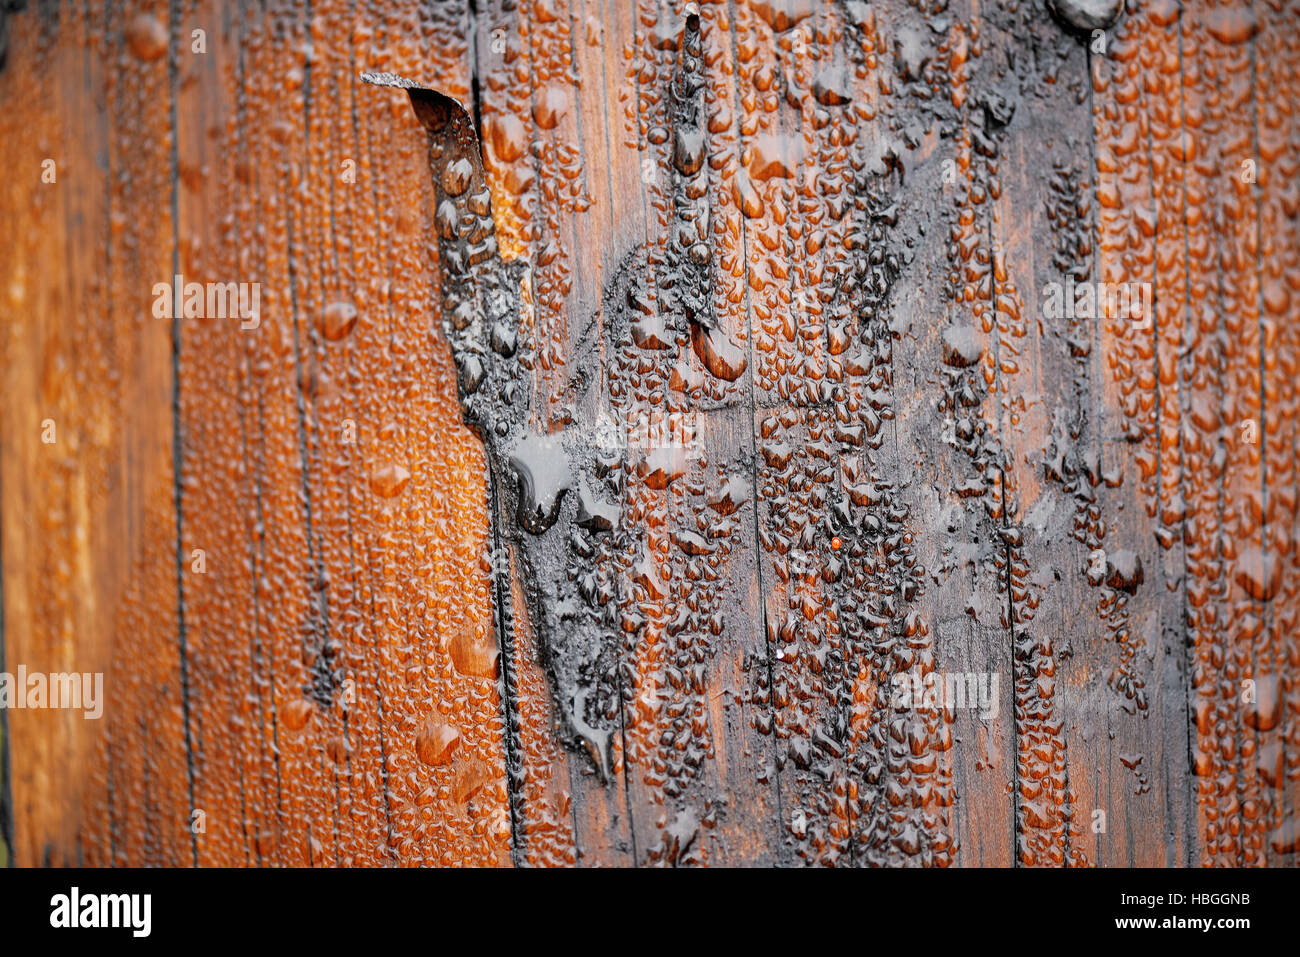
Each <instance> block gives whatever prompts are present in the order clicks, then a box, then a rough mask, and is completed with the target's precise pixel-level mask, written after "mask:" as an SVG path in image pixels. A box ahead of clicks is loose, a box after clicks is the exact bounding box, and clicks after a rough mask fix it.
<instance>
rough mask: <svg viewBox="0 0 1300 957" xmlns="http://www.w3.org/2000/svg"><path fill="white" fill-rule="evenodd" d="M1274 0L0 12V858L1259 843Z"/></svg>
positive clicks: (1181, 857)
mask: <svg viewBox="0 0 1300 957" xmlns="http://www.w3.org/2000/svg"><path fill="white" fill-rule="evenodd" d="M1298 13H1300V7H1297V6H1296V5H1295V4H1292V3H1290V2H1287V0H1254V2H1240V0H1233V2H1228V3H1215V2H1212V0H1187V2H1185V3H1179V2H1177V0H1130V2H1129V3H1128V4H1127V5H1126V10H1125V12H1124V14H1123V15H1122V17H1121V19H1120V20H1119V22H1118V24H1117V25H1115V26H1114V27H1113V28H1109V29H1107V30H1105V31H1104V32H1103V33H1102V34H1100V35H1089V34H1087V33H1084V34H1078V33H1075V32H1071V31H1070V30H1069V29H1067V28H1066V27H1065V26H1064V25H1063V23H1062V22H1061V21H1060V20H1058V19H1057V18H1055V17H1054V16H1053V15H1052V14H1051V13H1049V11H1048V10H1047V9H1046V7H1045V5H1044V4H1043V3H1042V2H1041V0H1016V2H1007V3H999V4H985V3H980V2H978V0H919V2H918V0H907V2H904V0H880V2H877V3H872V4H870V5H868V4H866V3H860V2H856V0H850V2H834V3H829V2H828V3H816V2H813V0H708V2H700V3H668V2H659V0H636V2H634V3H630V4H618V3H605V2H600V0H567V2H560V0H535V2H528V3H523V4H520V3H517V2H514V0H486V2H484V0H480V2H478V3H474V4H456V3H439V4H423V5H421V4H413V3H407V2H398V3H395V4H394V3H378V2H376V0H358V2H347V3H344V2H341V0H323V2H322V0H313V2H311V3H310V4H297V3H291V2H288V0H272V2H269V3H266V4H247V3H244V2H235V0H174V2H171V3H170V4H164V3H161V2H160V0H130V2H129V3H127V2H124V0H114V2H110V3H109V4H107V5H105V6H101V7H97V8H93V9H92V8H90V7H81V6H76V5H67V4H60V3H48V4H38V5H33V6H32V8H31V9H24V10H8V11H7V12H5V13H0V18H2V22H3V26H2V27H0V36H3V37H7V48H6V49H5V50H4V52H3V53H2V54H0V56H3V65H0V151H2V152H0V156H2V157H3V160H4V166H5V169H6V170H8V171H9V175H8V176H7V177H6V178H5V179H4V181H3V183H0V210H3V212H4V221H5V222H6V224H7V225H8V226H9V229H8V230H7V235H6V237H5V244H6V245H5V252H6V255H4V256H2V257H0V313H2V314H3V324H2V325H0V330H2V331H0V368H2V370H3V373H2V374H3V383H2V384H3V395H4V397H5V398H4V402H3V405H2V406H0V545H2V552H0V578H2V580H3V596H2V599H0V627H2V628H3V644H2V651H3V654H2V655H0V665H2V667H0V670H7V671H13V670H14V669H15V668H16V667H17V666H18V665H19V664H23V665H25V666H26V667H27V668H28V669H29V670H31V671H40V672H64V671H74V670H75V671H79V672H103V673H104V677H105V688H106V694H107V705H106V710H105V714H104V716H103V718H102V719H100V720H97V721H96V720H86V719H83V718H82V716H81V714H80V713H78V712H73V711H57V710H43V711H42V710H33V709H9V710H5V711H0V718H3V719H4V720H3V724H0V795H3V797H2V798H0V834H3V836H4V840H3V841H0V864H2V863H4V861H5V859H6V855H8V854H11V855H12V859H13V861H14V862H16V863H18V864H21V865H39V864H44V863H48V864H73V863H82V862H84V863H87V864H94V865H107V864H113V865H174V866H192V865H199V866H209V865H227V866H230V865H235V866H273V865H293V866H307V865H310V866H351V865H367V866H378V865H399V866H408V865H409V866H418V865H441V866H452V865H479V866H481V865H506V864H514V865H521V866H573V865H582V866H597V865H615V866H639V865H673V866H676V865H720V866H738V865H762V866H771V865H787V866H796V865H800V866H801V865H833V866H852V865H859V866H863V865H869V866H874V865H892V866H950V865H955V866H1010V865H1014V864H1020V865H1028V866H1064V865H1069V866H1093V865H1096V866H1131V865H1146V866H1197V865H1215V866H1228V865H1273V866H1277V865H1294V864H1295V863H1296V854H1297V853H1298V850H1300V843H1298V841H1297V830H1296V826H1297V825H1296V818H1295V800H1296V796H1297V791H1298V789H1300V785H1298V784H1297V782H1298V781H1300V741H1298V740H1297V739H1296V735H1297V728H1298V727H1300V725H1298V724H1297V721H1296V718H1297V711H1300V692H1298V691H1297V687H1298V685H1297V675H1300V658H1298V657H1297V656H1298V652H1297V643H1296V637H1297V628H1300V622H1298V621H1297V616H1298V615H1300V584H1297V581H1298V579H1297V573H1298V572H1300V569H1297V567H1296V562H1297V555H1296V537H1297V525H1296V507H1297V494H1298V492H1300V490H1298V489H1297V475H1296V466H1295V462H1296V451H1297V449H1296V430H1297V419H1298V418H1300V403H1298V402H1297V394H1296V385H1295V382H1296V373H1297V356H1298V355H1300V341H1297V336H1298V335H1300V333H1298V332H1297V329H1300V316H1298V315H1297V313H1296V310H1297V305H1296V303H1297V302H1300V299H1298V298H1297V297H1298V296H1300V233H1298V232H1297V228H1296V216H1297V215H1298V212H1300V192H1297V187H1296V185H1295V183H1296V177H1297V174H1298V173H1300V119H1298V118H1297V116H1296V111H1295V102H1294V99H1295V98H1294V90H1295V88H1296V85H1297V83H1300V76H1297V71H1298V69H1300V45H1298V44H1300V40H1297V36H1300V31H1298V30H1297V29H1296V28H1297V14H1298ZM194 31H202V33H200V34H196V33H195V32H194ZM365 71H376V72H384V73H395V74H400V75H402V76H405V77H409V78H410V79H411V80H412V81H414V82H416V83H417V84H418V85H420V86H422V87H427V88H429V89H433V90H437V91H440V92H441V93H445V94H447V95H448V96H450V97H452V98H454V99H455V100H457V101H460V102H461V103H463V104H464V105H465V107H466V109H467V110H468V111H469V116H470V120H469V122H470V123H472V125H473V127H474V135H475V136H476V137H478V142H480V143H481V154H480V155H481V174H480V173H479V172H478V167H477V165H473V164H471V165H472V170H473V175H474V177H477V176H479V175H481V177H482V178H481V180H475V179H473V177H470V178H467V179H465V180H464V181H463V182H462V181H461V175H462V174H461V171H460V168H459V167H457V168H455V169H453V165H454V164H455V163H456V162H457V161H458V160H459V159H460V158H461V157H462V155H463V153H462V152H461V150H462V146H463V144H459V143H457V142H453V141H452V139H451V138H450V134H444V133H440V132H439V129H440V128H426V125H425V124H422V122H421V120H420V118H419V117H417V115H416V113H415V112H414V111H413V110H412V108H411V103H410V101H409V100H408V97H407V95H406V94H405V93H404V92H402V91H401V90H399V89H391V88H382V87H374V86H370V85H367V84H366V83H364V82H363V81H362V80H361V78H360V75H361V73H362V72H365ZM431 130H432V131H431ZM476 148H477V147H476ZM45 160H53V161H54V167H53V168H54V169H55V170H56V171H57V178H56V179H55V181H54V182H46V181H43V179H42V174H43V172H45V171H46V169H47V167H46V166H45V165H43V163H44V161H45ZM476 162H477V159H476ZM466 175H468V174H466ZM471 182H480V183H482V184H483V185H485V186H486V189H487V191H488V193H487V196H489V197H490V216H489V218H488V219H487V226H486V227H482V235H480V229H481V227H480V226H479V225H477V223H478V220H474V221H473V223H471V220H470V219H469V218H467V217H469V216H470V212H471V211H473V214H474V215H475V216H479V215H481V214H480V213H479V212H478V211H477V206H478V204H479V203H480V202H481V201H482V200H481V199H479V198H476V195H477V194H476V187H475V188H467V187H466V185H465V184H467V183H471ZM449 211H450V212H449ZM467 223H470V224H471V225H469V226H466V225H465V224H467ZM464 229H471V230H473V231H474V232H473V238H472V241H471V240H466V239H465V236H464V235H463V230H464ZM489 235H490V238H491V243H490V244H486V245H481V244H482V243H484V237H485V236H489ZM471 242H472V243H473V244H480V245H476V246H475V247H474V248H475V249H476V250H479V251H478V252H475V253H473V254H472V256H470V257H469V258H466V250H468V249H469V248H470V244H471ZM471 260H472V261H471ZM176 274H181V275H183V276H184V278H185V280H186V281H194V282H199V283H227V282H236V283H239V282H249V283H258V284H259V286H258V288H259V298H258V310H257V314H256V316H255V317H254V318H255V322H252V321H251V320H250V321H249V322H245V323H243V325H245V326H250V327H247V328H241V322H240V319H239V318H238V317H226V318H212V317H209V318H198V317H189V318H186V317H184V316H182V317H180V318H170V317H169V318H161V317H158V316H157V315H155V314H154V311H153V307H154V292H153V287H154V284H155V283H159V282H162V283H170V282H171V281H172V277H173V276H174V275H176ZM1067 282H1072V283H1078V284H1083V283H1089V284H1096V283H1100V284H1103V288H1114V287H1116V286H1117V285H1118V284H1129V283H1144V284H1149V288H1150V291H1151V296H1152V298H1151V303H1152V308H1151V311H1150V314H1149V315H1146V316H1141V317H1137V318H1136V319H1135V318H1134V317H1131V316H1126V315H1121V314H1118V313H1117V312H1116V311H1115V310H1109V311H1107V310H1105V309H1104V308H1103V309H1102V311H1101V312H1100V313H1099V314H1098V315H1097V316H1096V317H1095V318H1094V317H1091V316H1080V315H1075V314H1073V313H1061V312H1054V311H1052V310H1050V309H1049V308H1048V307H1047V302H1048V290H1049V289H1050V288H1051V287H1052V285H1053V284H1058V285H1059V286H1062V287H1064V286H1065V285H1066V284H1067ZM1107 284H1109V285H1108V286H1107ZM489 300H490V301H489ZM461 310H464V311H463V312H462V311H461ZM500 317H504V318H500ZM489 319H491V320H492V322H488V320H489ZM493 323H495V325H493ZM507 340H508V342H507ZM471 360H472V361H473V362H478V363H480V365H481V367H482V368H483V369H484V370H485V371H483V376H482V379H483V382H484V383H486V385H484V386H482V387H480V386H479V385H478V383H477V380H475V384H474V387H473V388H469V387H467V382H468V381H469V380H471V379H474V378H475V377H474V376H473V375H471V373H472V371H473V369H474V368H475V366H473V365H467V363H470V362H471ZM506 383H514V384H515V385H513V386H511V389H510V390H509V395H507V392H506V391H505V388H504V387H505V384H506ZM516 386H517V391H516ZM480 388H481V391H479V390H480ZM511 397H514V404H511V403H512V398H511ZM48 420H52V421H53V426H54V435H55V436H56V438H55V440H54V441H53V442H49V441H45V440H43V439H45V438H46V437H47V436H48V434H49V430H48V429H47V425H48V424H49V423H48ZM669 422H671V423H673V424H674V427H681V426H682V424H683V423H686V425H687V426H688V427H689V429H690V431H691V435H692V437H693V441H692V442H691V443H690V444H689V445H688V446H687V448H686V450H685V451H684V452H682V450H680V449H676V450H675V452H674V454H677V453H681V454H682V455H683V456H684V457H682V458H681V459H680V460H679V459H676V458H673V459H672V460H671V461H669V460H668V459H664V458H662V457H661V453H660V450H659V448H658V446H657V445H656V443H657V442H658V441H659V439H657V438H654V437H651V438H650V439H647V437H646V435H645V432H644V425H645V423H650V424H652V425H656V424H657V425H662V424H664V423H669ZM498 423H499V424H500V428H499V429H498V428H497V425H498ZM656 427H657V426H656ZM608 429H612V441H613V450H612V451H611V450H610V449H609V448H608V447H607V446H606V444H605V442H606V439H609V437H610V436H609V435H607V434H606V432H605V431H602V430H608ZM656 434H659V433H656ZM526 437H533V438H535V439H537V440H539V441H540V440H547V441H551V442H553V443H556V444H557V445H560V444H562V445H563V448H564V459H565V461H566V462H567V463H568V467H569V470H570V471H569V473H568V474H567V477H566V481H567V482H568V485H569V488H568V490H567V491H565V492H564V494H563V495H562V496H561V497H560V498H559V499H558V504H557V508H556V511H555V514H554V516H551V517H550V519H549V521H548V522H547V523H544V524H545V527H535V528H528V527H526V523H523V522H521V521H520V520H519V519H518V517H517V514H518V511H519V505H520V503H521V502H527V501H529V499H528V491H527V489H526V488H524V487H523V486H517V484H516V483H517V481H518V478H519V475H520V474H521V470H520V468H519V467H517V466H512V465H511V464H510V460H511V457H512V455H513V454H515V453H516V452H517V449H518V445H517V443H518V442H520V441H523V440H524V439H525V438H526ZM665 462H667V463H668V464H667V465H664V463H665ZM657 466H663V467H664V468H667V470H668V471H667V472H666V473H665V472H662V471H661V472H658V473H656V471H655V468H656V467H657ZM679 466H680V473H678V472H676V471H674V469H677V468H678V467H679ZM591 501H599V502H601V503H603V504H604V507H605V508H608V509H611V510H616V511H617V513H618V516H619V517H618V519H617V520H616V521H615V522H614V524H613V526H612V527H611V528H610V529H608V530H604V529H602V528H601V527H600V526H599V524H598V523H597V524H593V523H590V522H587V521H585V520H584V521H579V519H581V518H582V515H581V514H580V508H582V507H585V506H586V505H587V504H588V503H589V502H591ZM995 678H996V681H997V683H996V684H991V682H992V681H993V680H994V679H995ZM904 679H908V680H909V682H910V681H911V680H915V681H917V682H919V683H920V684H921V686H922V687H931V686H933V685H934V683H935V682H937V683H938V686H939V687H940V688H942V687H944V682H945V680H946V681H947V682H948V684H949V686H952V685H954V683H958V684H961V685H962V686H963V687H964V688H969V689H979V688H984V689H985V691H986V695H991V697H987V698H986V701H985V704H984V706H973V704H972V702H970V701H963V702H960V703H958V702H956V701H949V702H947V704H946V706H945V704H944V703H942V702H940V703H939V705H938V706H937V707H935V706H934V701H933V700H930V701H929V702H922V703H921V704H922V706H919V707H903V706H901V705H900V702H899V701H898V700H897V699H896V691H897V689H898V688H899V687H900V682H901V681H903V680H904ZM927 682H928V684H927ZM909 686H910V684H909ZM977 698H978V696H977ZM605 741H607V742H608V743H607V744H599V743H596V742H605ZM6 755H7V764H6V758H5V756H6ZM9 821H11V822H12V833H11V834H10V833H7V832H6V827H7V826H8V825H7V823H6V822H9Z"/></svg>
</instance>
